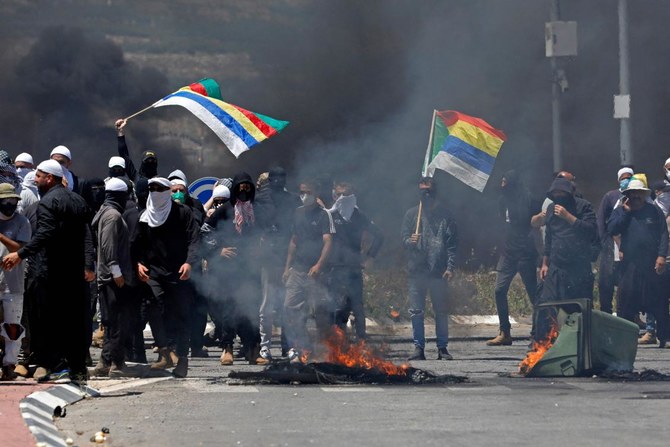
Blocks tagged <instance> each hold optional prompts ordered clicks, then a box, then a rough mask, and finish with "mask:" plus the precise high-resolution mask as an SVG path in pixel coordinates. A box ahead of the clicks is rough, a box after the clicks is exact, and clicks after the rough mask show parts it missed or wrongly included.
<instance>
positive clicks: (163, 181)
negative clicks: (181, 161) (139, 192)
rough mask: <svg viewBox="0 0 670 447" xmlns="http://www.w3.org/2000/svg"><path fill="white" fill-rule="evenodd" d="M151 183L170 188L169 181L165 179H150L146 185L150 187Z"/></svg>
mask: <svg viewBox="0 0 670 447" xmlns="http://www.w3.org/2000/svg"><path fill="white" fill-rule="evenodd" d="M152 183H158V184H159V185H163V186H165V187H166V188H169V187H170V180H168V179H166V178H165V177H154V178H150V179H149V182H148V184H149V185H151V184H152Z"/></svg>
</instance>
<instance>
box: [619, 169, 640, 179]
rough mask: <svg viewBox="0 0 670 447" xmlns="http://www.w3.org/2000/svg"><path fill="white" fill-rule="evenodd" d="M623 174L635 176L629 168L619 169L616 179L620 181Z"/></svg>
mask: <svg viewBox="0 0 670 447" xmlns="http://www.w3.org/2000/svg"><path fill="white" fill-rule="evenodd" d="M624 174H630V175H635V172H633V170H632V169H631V168H621V169H619V172H617V174H616V179H617V180H621V176H622V175H624Z"/></svg>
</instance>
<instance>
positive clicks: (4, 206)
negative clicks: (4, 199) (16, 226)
mask: <svg viewBox="0 0 670 447" xmlns="http://www.w3.org/2000/svg"><path fill="white" fill-rule="evenodd" d="M17 207H18V204H17V203H0V213H2V214H4V215H5V216H7V217H12V215H13V214H14V213H15V212H16V208H17Z"/></svg>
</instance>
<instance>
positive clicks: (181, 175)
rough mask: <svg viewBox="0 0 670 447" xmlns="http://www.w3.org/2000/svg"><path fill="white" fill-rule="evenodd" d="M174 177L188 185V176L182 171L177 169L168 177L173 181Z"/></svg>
mask: <svg viewBox="0 0 670 447" xmlns="http://www.w3.org/2000/svg"><path fill="white" fill-rule="evenodd" d="M173 177H177V178H179V179H181V180H183V181H184V184H186V174H184V172H183V171H182V170H181V169H175V170H174V171H172V172H170V175H168V178H169V179H171V178H173Z"/></svg>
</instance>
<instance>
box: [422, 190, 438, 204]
mask: <svg viewBox="0 0 670 447" xmlns="http://www.w3.org/2000/svg"><path fill="white" fill-rule="evenodd" d="M419 199H421V201H422V202H430V201H431V200H435V192H434V191H433V190H432V189H421V190H419Z"/></svg>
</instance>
